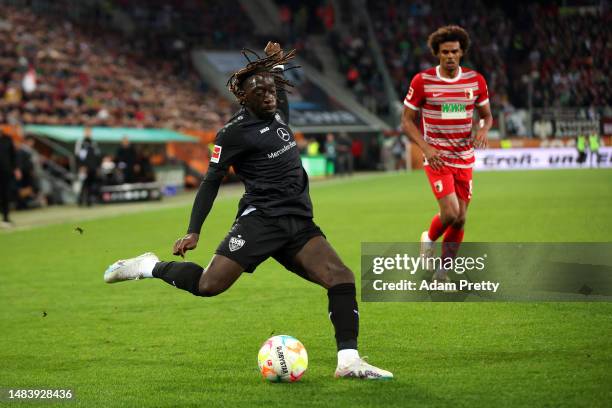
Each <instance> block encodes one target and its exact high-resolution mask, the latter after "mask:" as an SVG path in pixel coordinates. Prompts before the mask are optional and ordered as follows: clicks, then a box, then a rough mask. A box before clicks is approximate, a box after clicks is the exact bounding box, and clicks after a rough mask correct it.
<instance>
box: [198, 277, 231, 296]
mask: <svg viewBox="0 0 612 408" xmlns="http://www.w3.org/2000/svg"><path fill="white" fill-rule="evenodd" d="M225 289H226V288H225V287H223V285H221V284H220V282H211V279H206V280H203V281H200V284H199V285H198V296H202V297H212V296H217V295H218V294H220V293H222V292H224V291H225Z"/></svg>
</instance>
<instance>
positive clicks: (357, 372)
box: [335, 357, 393, 380]
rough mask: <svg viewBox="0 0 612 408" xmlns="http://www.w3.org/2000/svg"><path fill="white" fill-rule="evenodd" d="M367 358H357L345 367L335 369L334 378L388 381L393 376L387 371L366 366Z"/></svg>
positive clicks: (370, 365) (369, 365)
mask: <svg viewBox="0 0 612 408" xmlns="http://www.w3.org/2000/svg"><path fill="white" fill-rule="evenodd" d="M366 358H367V357H358V358H356V359H354V360H353V361H352V362H351V363H349V364H348V365H347V366H344V367H341V366H338V367H337V368H336V374H335V376H336V378H360V379H363V380H390V379H392V378H393V374H391V373H390V372H389V371H386V370H383V369H381V368H378V367H374V366H373V365H372V364H368V363H367V362H366V361H365V359H366Z"/></svg>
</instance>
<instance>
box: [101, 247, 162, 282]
mask: <svg viewBox="0 0 612 408" xmlns="http://www.w3.org/2000/svg"><path fill="white" fill-rule="evenodd" d="M157 262H159V258H158V257H157V255H155V254H154V253H152V252H147V253H146V254H142V255H140V256H137V257H136V258H130V259H121V260H119V261H117V262H115V263H114V264H112V265H110V266H109V267H108V268H106V271H105V272H104V282H106V283H115V282H123V281H126V280H138V279H142V278H143V277H144V272H143V269H145V267H147V266H149V267H150V265H151V264H153V265H155V264H156V263H157ZM145 265H146V266H145Z"/></svg>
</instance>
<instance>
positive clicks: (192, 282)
mask: <svg viewBox="0 0 612 408" xmlns="http://www.w3.org/2000/svg"><path fill="white" fill-rule="evenodd" d="M203 271H204V269H203V268H202V267H201V266H200V265H198V264H195V263H193V262H174V261H171V262H163V261H162V262H158V263H156V264H155V267H154V268H153V276H154V277H156V278H159V279H162V280H164V281H165V282H166V283H168V284H170V285H172V286H175V287H177V288H179V289H183V290H186V291H187V292H191V293H192V294H194V295H196V296H200V291H199V288H198V287H199V283H200V277H201V276H202V272H203Z"/></svg>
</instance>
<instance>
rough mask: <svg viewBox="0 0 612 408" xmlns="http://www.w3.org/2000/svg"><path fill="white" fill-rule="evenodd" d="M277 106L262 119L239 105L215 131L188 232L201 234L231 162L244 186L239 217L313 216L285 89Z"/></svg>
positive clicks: (279, 93) (281, 92)
mask: <svg viewBox="0 0 612 408" xmlns="http://www.w3.org/2000/svg"><path fill="white" fill-rule="evenodd" d="M277 104H278V107H279V109H278V110H277V111H276V113H275V114H274V116H273V117H272V118H271V119H260V118H258V117H256V116H255V115H254V114H253V113H252V112H250V111H249V110H248V109H246V108H244V107H243V108H242V109H240V111H239V112H238V113H236V114H235V115H234V116H233V117H232V119H231V120H230V121H229V122H228V123H227V124H226V125H225V126H224V127H223V128H222V129H221V130H220V131H219V132H218V133H217V136H216V138H215V146H214V148H213V152H212V155H211V159H210V164H209V168H208V172H207V174H206V177H205V178H204V181H203V182H202V185H201V186H200V189H199V190H198V194H197V195H196V200H195V203H194V207H193V211H192V214H191V221H190V225H189V230H188V232H190V233H191V232H197V233H199V232H200V228H201V226H202V223H203V222H204V219H205V218H206V216H207V215H208V212H209V211H210V208H211V207H212V201H213V200H214V199H215V197H216V195H217V191H218V188H219V185H220V183H221V180H222V179H223V177H224V176H225V174H226V173H227V171H228V169H229V167H230V166H233V167H234V170H235V172H236V174H237V175H238V177H239V178H240V179H241V180H242V182H243V183H244V186H245V193H244V195H243V196H242V199H241V200H240V204H239V206H238V215H237V216H240V215H241V214H242V213H244V212H245V211H248V212H250V211H258V212H260V213H261V214H263V215H265V216H271V217H276V216H282V215H297V216H303V217H309V218H312V202H311V201H310V194H309V190H308V176H307V174H306V171H305V170H304V168H303V167H302V162H301V159H300V153H299V149H298V146H297V143H296V141H295V138H294V136H293V132H292V131H291V129H290V128H289V126H288V123H287V122H288V120H289V109H288V104H287V98H286V95H285V94H284V92H283V91H279V92H277Z"/></svg>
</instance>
